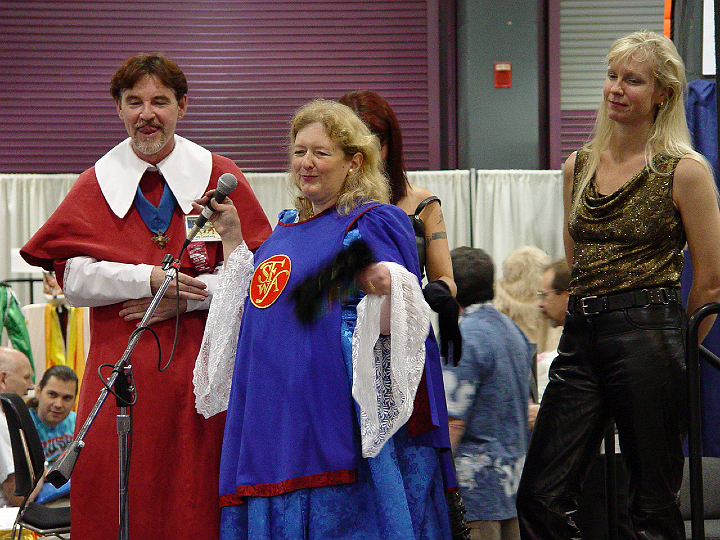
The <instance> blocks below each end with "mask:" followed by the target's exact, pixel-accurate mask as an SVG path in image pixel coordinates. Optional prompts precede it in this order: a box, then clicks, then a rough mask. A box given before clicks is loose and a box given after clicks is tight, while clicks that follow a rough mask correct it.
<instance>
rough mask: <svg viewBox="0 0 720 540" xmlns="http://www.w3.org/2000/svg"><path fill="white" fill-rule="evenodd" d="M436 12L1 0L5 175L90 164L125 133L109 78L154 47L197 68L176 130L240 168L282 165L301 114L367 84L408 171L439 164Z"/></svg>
mask: <svg viewBox="0 0 720 540" xmlns="http://www.w3.org/2000/svg"><path fill="white" fill-rule="evenodd" d="M437 9H438V5H437V0H423V1H404V0H385V1H378V2H372V1H369V0H362V1H360V0H348V1H325V2H323V1H316V2H307V1H299V0H285V1H274V2H266V1H264V2H260V1H252V0H235V1H226V2H222V3H220V2H216V1H208V0H192V1H188V0H173V1H169V0H156V1H155V2H153V3H146V2H83V1H56V2H50V1H45V0H34V1H19V0H5V1H4V2H3V3H2V4H1V5H0V32H1V33H2V42H3V46H2V48H1V49H0V66H2V69H1V70H0V172H6V173H8V172H10V173H12V172H18V173H20V172H23V173H31V172H33V173H62V172H80V171H82V170H84V169H85V168H87V167H89V166H91V165H92V164H93V163H94V162H95V161H96V160H97V158H98V157H100V156H101V155H102V154H104V153H105V152H106V151H107V150H108V149H109V148H111V147H112V146H113V145H115V144H116V143H117V142H118V141H120V140H121V139H122V138H123V137H125V136H126V134H125V132H124V129H123V126H122V124H121V122H120V121H119V120H118V118H117V114H116V112H115V108H114V103H113V102H112V100H111V98H110V95H109V92H108V86H109V80H110V77H111V76H112V74H113V73H114V71H115V70H116V69H117V67H118V66H119V65H120V63H121V62H122V61H123V60H124V59H125V58H127V57H128V56H130V55H131V54H134V53H136V52H147V51H156V50H160V51H163V52H165V53H167V54H168V55H169V56H170V57H172V58H173V59H174V60H176V61H177V62H178V64H180V66H181V67H182V68H183V70H184V71H185V74H186V76H187V77H188V82H189V85H190V90H189V94H188V96H189V110H188V115H187V116H186V117H185V118H184V119H183V120H181V121H180V123H179V125H178V133H179V134H180V135H183V136H185V137H188V138H190V139H192V140H194V141H196V142H198V143H200V144H202V145H204V146H206V147H207V148H209V149H211V150H212V151H215V152H219V153H222V154H224V155H226V156H228V157H230V158H232V159H234V160H235V161H236V162H237V163H238V165H240V167H241V168H243V169H245V170H248V171H278V170H283V169H284V168H285V166H286V150H285V146H286V143H287V140H286V138H287V126H288V122H289V120H290V118H291V116H292V114H293V111H294V110H295V109H296V108H297V107H298V106H300V105H301V104H303V103H305V102H306V101H308V100H309V99H312V98H316V97H326V98H332V99H335V98H337V97H339V96H340V95H341V94H343V93H344V92H346V91H349V90H355V89H359V88H370V89H373V90H376V91H378V92H379V93H381V94H382V95H383V96H385V97H386V99H388V101H389V102H390V103H391V104H392V105H393V108H394V109H395V111H396V113H397V115H398V117H399V119H400V123H401V125H402V127H403V135H404V137H405V140H406V141H405V149H406V162H407V165H408V168H409V169H415V170H422V169H428V168H439V165H440V164H439V159H440V156H439V152H438V148H440V145H441V142H442V137H441V136H440V130H439V129H438V128H437V126H438V120H437V112H438V110H439V104H438V102H437V100H438V92H437V88H438V86H439V81H438V74H437V67H436V65H437V62H438V58H437V54H438V53H437V46H433V43H434V42H435V41H436V40H438V39H440V38H439V37H438V36H437V35H436V33H437V32H436V31H435V30H434V29H435V28H436V26H437V25H436V21H435V18H436V17H437ZM428 21H430V23H429V22H428ZM434 40H435V41H434ZM431 89H432V90H431Z"/></svg>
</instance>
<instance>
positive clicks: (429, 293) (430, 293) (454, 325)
mask: <svg viewBox="0 0 720 540" xmlns="http://www.w3.org/2000/svg"><path fill="white" fill-rule="evenodd" d="M423 294H424V295H425V301H426V302H427V303H428V304H429V305H430V309H432V310H433V311H434V312H436V313H437V314H438V322H439V328H438V330H439V334H440V335H439V339H440V354H441V355H442V357H443V358H445V361H446V362H448V361H452V364H453V365H454V366H457V364H458V362H459V361H460V354H461V353H462V337H461V336H460V328H459V327H458V316H459V314H460V306H459V305H458V303H457V302H456V301H455V298H453V295H452V294H450V287H448V284H447V283H445V282H444V281H442V280H441V279H436V280H435V281H431V282H430V283H428V284H427V285H425V289H423ZM451 344H452V347H450V345H451ZM449 353H450V355H449Z"/></svg>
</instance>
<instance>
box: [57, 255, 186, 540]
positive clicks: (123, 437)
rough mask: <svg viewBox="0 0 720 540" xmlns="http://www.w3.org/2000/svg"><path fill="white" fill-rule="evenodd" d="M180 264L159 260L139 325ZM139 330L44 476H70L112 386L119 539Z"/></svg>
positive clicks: (122, 538)
mask: <svg viewBox="0 0 720 540" xmlns="http://www.w3.org/2000/svg"><path fill="white" fill-rule="evenodd" d="M179 268H180V259H173V257H172V255H170V254H167V255H165V257H164V259H163V263H162V269H163V270H165V280H164V281H163V282H162V285H160V287H159V288H158V290H157V292H156V293H155V296H154V297H153V300H152V302H151V303H150V305H149V306H148V308H147V310H145V315H144V316H143V318H142V321H140V325H139V327H143V326H147V323H148V321H149V320H150V318H151V317H152V315H153V313H155V310H156V309H157V306H158V304H159V303H160V300H161V299H162V297H163V295H164V294H165V291H166V290H167V288H168V287H169V286H170V283H171V282H172V280H174V279H175V277H176V276H177V273H178V269H179ZM140 335H141V332H137V333H133V334H132V335H131V336H130V339H129V340H128V345H127V347H126V349H125V352H124V353H123V354H122V356H121V357H120V359H119V360H118V361H117V363H116V364H115V366H114V367H113V371H112V374H111V375H110V377H109V378H108V379H107V384H106V385H105V387H104V388H103V389H102V390H101V391H100V396H99V397H98V399H97V401H96V402H95V405H94V406H93V408H92V410H91V411H90V414H89V415H88V417H87V419H86V420H85V423H84V424H83V426H82V428H81V429H80V431H79V432H78V434H77V436H76V437H75V439H74V440H73V442H72V443H70V445H68V447H67V449H66V450H65V452H64V453H63V455H62V456H60V458H59V459H58V460H57V461H56V462H55V463H54V464H53V466H52V467H51V468H50V470H49V471H48V473H47V475H46V479H47V481H48V482H50V483H51V484H52V485H53V486H55V487H56V488H59V487H60V486H62V485H64V484H66V483H67V482H68V480H69V479H70V475H71V474H72V471H73V468H74V467H75V462H76V461H77V458H78V456H79V455H80V451H81V450H82V449H83V447H84V446H85V441H84V440H83V439H84V437H85V435H86V434H87V432H88V430H89V429H90V426H92V423H93V422H94V421H95V417H96V416H97V414H98V412H100V408H101V407H102V406H103V404H104V403H105V400H106V399H107V396H108V394H109V393H110V391H109V389H108V388H109V387H111V386H114V388H115V394H116V397H117V404H118V407H120V413H119V414H118V415H117V433H118V444H119V448H118V458H119V469H118V477H119V493H118V494H119V520H120V521H119V525H120V528H119V532H118V538H119V540H129V536H128V534H129V530H128V529H129V511H128V491H127V477H128V473H129V469H130V462H129V457H130V452H129V450H130V448H129V441H130V437H131V434H132V422H131V420H130V415H129V414H128V407H131V406H132V400H133V396H134V392H135V388H134V387H133V386H132V383H131V379H132V366H131V364H130V354H132V352H133V350H134V349H135V345H136V344H137V342H138V340H139V339H140Z"/></svg>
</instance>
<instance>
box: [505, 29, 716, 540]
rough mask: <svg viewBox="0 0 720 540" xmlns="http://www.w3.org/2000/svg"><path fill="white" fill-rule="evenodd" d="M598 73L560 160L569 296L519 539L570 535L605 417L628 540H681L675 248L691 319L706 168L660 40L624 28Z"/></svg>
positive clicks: (704, 284)
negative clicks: (687, 273) (686, 282)
mask: <svg viewBox="0 0 720 540" xmlns="http://www.w3.org/2000/svg"><path fill="white" fill-rule="evenodd" d="M607 65H608V70H607V77H606V79H605V85H604V88H603V100H602V103H601V105H600V108H599V111H598V115H597V120H596V126H595V136H594V138H593V139H592V140H591V141H590V143H588V144H587V145H586V146H584V147H583V148H582V149H580V150H579V151H578V152H576V153H574V154H573V155H571V156H570V157H569V158H568V160H567V161H566V163H565V169H564V175H565V189H564V198H565V251H566V255H567V259H568V263H569V265H570V267H571V269H572V278H571V283H570V294H571V296H570V300H569V302H568V313H567V314H566V317H565V325H564V329H563V335H562V337H561V338H560V344H559V347H558V357H557V358H556V360H555V361H554V362H553V364H552V366H551V367H550V374H549V378H550V382H549V383H548V386H547V388H546V390H545V394H544V395H543V401H542V404H541V406H540V411H539V412H538V416H537V420H536V423H535V428H534V430H533V438H532V440H531V442H530V448H529V450H528V455H527V460H526V462H525V467H524V469H523V476H522V480H521V482H520V488H519V492H518V498H517V504H518V514H519V518H520V529H521V535H522V538H523V539H524V540H528V539H541V538H542V539H543V540H548V539H553V538H579V537H580V536H579V531H578V530H577V527H576V526H575V523H574V522H573V519H572V516H573V512H574V510H575V509H576V508H577V505H576V502H575V501H576V498H577V494H578V492H579V489H580V486H581V483H582V481H583V479H584V476H585V473H586V472H587V467H588V463H589V460H590V457H591V455H592V453H593V452H594V451H596V450H597V448H598V447H599V445H600V442H601V439H602V436H603V434H604V432H605V430H606V429H607V428H608V427H609V425H610V423H611V422H612V421H614V422H615V423H616V425H617V429H618V434H619V442H620V448H621V450H622V454H623V458H624V460H625V463H626V465H627V468H628V470H629V472H630V516H631V520H632V524H633V527H634V529H635V534H636V535H637V537H638V538H644V539H653V540H655V539H657V540H659V539H675V538H677V539H680V538H685V529H684V526H683V520H682V518H681V516H680V512H679V509H678V505H677V502H676V495H677V492H678V490H679V489H680V483H681V480H682V469H683V459H684V458H683V451H682V442H683V438H684V436H685V430H686V426H685V391H684V387H685V377H684V358H685V347H684V336H685V323H686V316H685V311H684V310H683V308H682V305H681V303H680V295H679V286H680V274H681V272H682V262H683V255H682V251H683V248H684V247H685V245H686V244H687V246H688V248H689V251H690V257H691V262H692V267H693V274H694V275H693V284H692V287H691V289H690V295H689V300H688V306H687V310H688V312H689V313H692V311H694V310H695V309H696V308H698V307H699V306H701V305H703V304H705V303H707V302H716V301H720V258H719V257H718V253H717V248H716V245H717V239H718V238H720V212H718V204H717V197H716V190H715V185H714V183H713V178H712V174H711V173H710V170H709V167H708V164H707V161H706V160H705V159H704V158H703V157H702V156H700V155H699V154H697V153H696V152H694V151H693V150H692V147H691V143H690V135H689V133H688V129H687V124H686V121H685V109H684V106H683V95H682V92H683V88H684V86H685V69H684V66H683V64H682V60H681V59H680V57H679V55H678V53H677V50H676V49H675V46H674V45H673V44H672V42H671V41H670V40H669V39H667V38H665V37H663V36H660V35H657V34H654V33H652V32H636V33H634V34H631V35H629V36H626V37H624V38H621V39H618V40H617V41H615V42H614V43H613V45H612V46H611V48H610V51H609V53H608V56H607ZM706 323H707V324H706V325H705V326H704V327H703V328H701V336H700V338H701V339H702V337H704V335H705V333H707V330H708V329H709V326H710V324H711V323H712V321H711V320H709V318H708V320H706Z"/></svg>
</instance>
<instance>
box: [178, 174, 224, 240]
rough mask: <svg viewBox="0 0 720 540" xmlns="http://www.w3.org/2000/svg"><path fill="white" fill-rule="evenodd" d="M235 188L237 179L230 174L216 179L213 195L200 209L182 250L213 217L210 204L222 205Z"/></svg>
mask: <svg viewBox="0 0 720 540" xmlns="http://www.w3.org/2000/svg"><path fill="white" fill-rule="evenodd" d="M236 187H237V178H235V175H234V174H232V173H225V174H223V175H222V176H221V177H220V178H218V183H217V188H215V193H213V196H212V197H211V198H210V200H209V201H208V202H207V203H206V204H205V208H203V209H202V212H200V215H199V216H198V218H197V220H196V221H195V226H194V227H193V228H192V230H191V231H190V232H189V233H188V236H187V240H185V245H184V246H183V249H185V247H186V246H187V245H188V244H189V243H190V242H192V240H193V238H195V235H196V234H197V233H198V231H199V230H200V229H202V228H203V225H205V223H207V220H208V219H210V216H212V215H213V212H215V210H213V208H212V204H211V203H212V202H213V201H215V202H218V203H222V202H223V201H224V200H225V197H227V196H228V195H229V194H230V193H232V192H233V191H234V190H235V188H236Z"/></svg>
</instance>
